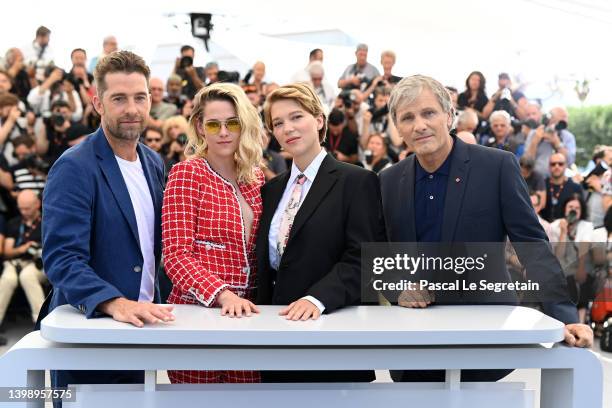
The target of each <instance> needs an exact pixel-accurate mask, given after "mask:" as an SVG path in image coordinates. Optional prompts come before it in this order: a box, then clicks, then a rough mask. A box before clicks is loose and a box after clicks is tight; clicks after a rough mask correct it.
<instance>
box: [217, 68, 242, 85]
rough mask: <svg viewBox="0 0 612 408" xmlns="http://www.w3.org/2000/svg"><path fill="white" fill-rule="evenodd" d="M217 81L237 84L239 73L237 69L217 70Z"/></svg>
mask: <svg viewBox="0 0 612 408" xmlns="http://www.w3.org/2000/svg"><path fill="white" fill-rule="evenodd" d="M217 81H218V82H229V83H232V84H237V83H238V82H240V74H239V73H238V72H237V71H219V72H217Z"/></svg>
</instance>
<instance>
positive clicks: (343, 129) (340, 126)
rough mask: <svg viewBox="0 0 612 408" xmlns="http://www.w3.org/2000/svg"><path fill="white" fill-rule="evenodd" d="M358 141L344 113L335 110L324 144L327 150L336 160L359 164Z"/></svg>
mask: <svg viewBox="0 0 612 408" xmlns="http://www.w3.org/2000/svg"><path fill="white" fill-rule="evenodd" d="M357 139H358V135H357V133H355V132H353V131H352V130H351V129H350V128H349V126H348V124H347V122H346V116H345V114H344V112H342V111H341V110H339V109H333V110H332V111H331V112H330V113H329V118H328V119H327V135H326V137H325V141H324V142H323V147H324V148H325V150H327V151H328V152H329V153H331V155H332V156H334V157H335V158H336V160H340V161H343V162H345V163H351V164H357V163H358V162H359V157H358V154H357V153H358V147H357Z"/></svg>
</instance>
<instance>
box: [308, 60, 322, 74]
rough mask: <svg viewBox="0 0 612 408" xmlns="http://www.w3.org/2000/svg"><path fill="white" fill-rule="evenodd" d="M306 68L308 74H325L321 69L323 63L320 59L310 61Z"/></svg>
mask: <svg viewBox="0 0 612 408" xmlns="http://www.w3.org/2000/svg"><path fill="white" fill-rule="evenodd" d="M306 70H307V71H308V73H309V74H310V75H317V74H319V75H321V76H323V75H325V70H324V69H323V64H322V63H321V61H312V62H311V63H310V64H308V66H307V67H306Z"/></svg>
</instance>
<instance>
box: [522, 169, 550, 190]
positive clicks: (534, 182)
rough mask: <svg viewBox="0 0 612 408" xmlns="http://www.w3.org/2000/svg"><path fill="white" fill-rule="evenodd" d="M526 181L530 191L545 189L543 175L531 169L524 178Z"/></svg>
mask: <svg viewBox="0 0 612 408" xmlns="http://www.w3.org/2000/svg"><path fill="white" fill-rule="evenodd" d="M525 182H526V183H527V187H529V190H530V191H544V190H546V180H545V179H544V176H543V175H541V174H540V173H539V172H537V171H535V170H533V171H532V172H531V174H530V175H529V177H527V178H526V179H525Z"/></svg>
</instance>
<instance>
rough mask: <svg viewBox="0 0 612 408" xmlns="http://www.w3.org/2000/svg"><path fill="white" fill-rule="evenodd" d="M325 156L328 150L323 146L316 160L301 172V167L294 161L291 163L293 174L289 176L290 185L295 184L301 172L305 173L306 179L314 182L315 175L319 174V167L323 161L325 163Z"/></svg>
mask: <svg viewBox="0 0 612 408" xmlns="http://www.w3.org/2000/svg"><path fill="white" fill-rule="evenodd" d="M325 156H327V152H326V151H325V149H323V148H321V151H320V152H319V154H317V155H316V156H315V158H314V160H313V161H311V162H310V164H309V165H308V167H306V170H304V172H301V171H300V169H298V168H297V166H296V165H295V161H294V162H293V164H292V165H291V176H290V177H289V185H291V184H293V183H294V182H295V179H296V178H297V176H299V175H300V174H303V175H305V176H306V180H307V181H310V182H311V183H312V182H313V181H314V179H315V177H316V176H317V173H318V172H319V167H321V163H323V159H325Z"/></svg>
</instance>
